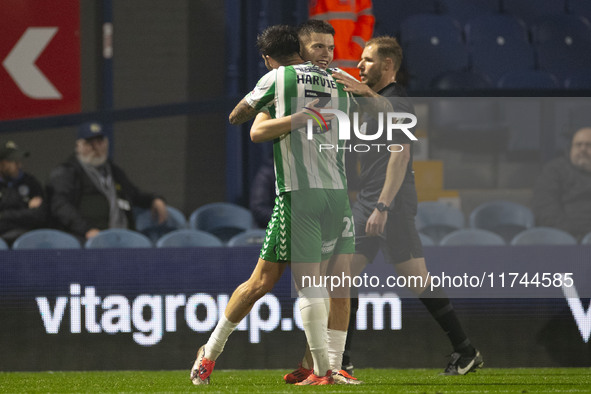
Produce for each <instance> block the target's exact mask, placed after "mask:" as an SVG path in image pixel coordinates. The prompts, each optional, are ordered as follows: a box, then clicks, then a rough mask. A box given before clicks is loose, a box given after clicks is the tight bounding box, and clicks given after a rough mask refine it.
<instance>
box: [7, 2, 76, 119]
mask: <svg viewBox="0 0 591 394" xmlns="http://www.w3.org/2000/svg"><path fill="white" fill-rule="evenodd" d="M79 14H80V9H79V2H78V0H61V1H60V2H59V6H58V5H57V4H56V2H55V1H52V0H0V26H2V34H1V35H0V120H3V119H17V118H27V117H36V116H47V115H58V114H67V113H75V112H80V15H79Z"/></svg>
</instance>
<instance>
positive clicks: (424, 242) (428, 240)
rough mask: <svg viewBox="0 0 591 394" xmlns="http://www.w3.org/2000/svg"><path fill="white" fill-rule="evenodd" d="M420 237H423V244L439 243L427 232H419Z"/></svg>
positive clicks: (433, 244) (432, 244)
mask: <svg viewBox="0 0 591 394" xmlns="http://www.w3.org/2000/svg"><path fill="white" fill-rule="evenodd" d="M419 238H420V239H421V243H422V244H423V246H435V245H437V244H436V243H435V241H433V240H432V239H431V237H429V236H428V235H426V234H423V233H419Z"/></svg>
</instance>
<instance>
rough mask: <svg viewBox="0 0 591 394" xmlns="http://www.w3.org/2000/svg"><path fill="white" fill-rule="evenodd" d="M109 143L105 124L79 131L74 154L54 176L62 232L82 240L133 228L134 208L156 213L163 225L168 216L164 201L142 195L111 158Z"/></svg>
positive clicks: (51, 192) (52, 192)
mask: <svg viewBox="0 0 591 394" xmlns="http://www.w3.org/2000/svg"><path fill="white" fill-rule="evenodd" d="M108 151H109V140H108V138H107V137H106V135H105V134H104V132H103V127H102V125H101V124H100V123H97V122H89V123H84V124H82V125H81V126H80V127H79V129H78V134H77V139H76V144H75V153H74V155H72V156H71V157H70V158H69V159H68V160H67V161H66V162H65V163H63V164H61V165H59V166H58V167H57V168H55V169H54V170H53V171H52V172H51V175H50V180H49V184H48V185H47V194H48V198H49V206H50V212H51V216H52V219H53V220H54V222H55V225H56V227H57V228H60V229H62V230H64V231H67V232H69V233H71V234H74V235H76V236H77V237H79V238H81V239H82V240H86V239H89V238H92V237H94V236H95V235H97V234H98V233H99V231H100V230H104V229H108V228H129V229H134V219H133V214H132V208H133V207H134V206H137V207H140V208H145V209H148V208H150V209H152V212H153V214H154V215H155V217H156V218H157V219H158V222H159V223H164V221H166V219H167V217H168V212H167V210H166V204H165V202H164V200H163V199H162V198H160V197H157V196H156V195H154V194H152V193H145V192H142V191H140V190H139V189H138V188H137V187H136V186H135V185H134V184H133V183H132V182H131V181H130V180H129V178H128V177H127V175H126V174H125V172H123V170H122V169H121V168H120V167H118V166H117V165H115V164H114V163H113V162H112V161H111V160H109V158H108Z"/></svg>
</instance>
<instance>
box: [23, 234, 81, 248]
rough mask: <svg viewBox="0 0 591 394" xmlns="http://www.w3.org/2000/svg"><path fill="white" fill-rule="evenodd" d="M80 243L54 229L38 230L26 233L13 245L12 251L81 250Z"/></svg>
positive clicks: (74, 238) (71, 236)
mask: <svg viewBox="0 0 591 394" xmlns="http://www.w3.org/2000/svg"><path fill="white" fill-rule="evenodd" d="M80 248H81V245H80V242H79V241H78V239H77V238H76V237H74V236H73V235H71V234H68V233H65V232H63V231H59V230H53V229H38V230H33V231H29V232H26V233H24V234H23V235H21V236H20V237H18V238H17V239H16V240H15V241H14V243H13V244H12V249H15V250H18V249H80Z"/></svg>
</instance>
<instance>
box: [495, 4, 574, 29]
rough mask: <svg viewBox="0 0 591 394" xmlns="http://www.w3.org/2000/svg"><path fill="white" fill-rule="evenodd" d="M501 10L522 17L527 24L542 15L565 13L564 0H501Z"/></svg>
mask: <svg viewBox="0 0 591 394" xmlns="http://www.w3.org/2000/svg"><path fill="white" fill-rule="evenodd" d="M502 8H503V12H504V13H506V14H511V15H515V16H517V17H519V18H521V19H523V20H524V21H525V22H526V23H527V24H528V25H529V24H530V23H532V22H533V21H534V20H535V19H537V18H539V17H540V16H544V15H556V14H564V13H566V1H565V0H503V5H502Z"/></svg>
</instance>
